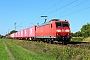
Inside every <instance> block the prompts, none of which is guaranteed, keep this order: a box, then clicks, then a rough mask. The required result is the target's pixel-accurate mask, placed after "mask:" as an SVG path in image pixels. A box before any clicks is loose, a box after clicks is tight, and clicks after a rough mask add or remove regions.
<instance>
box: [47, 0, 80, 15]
mask: <svg viewBox="0 0 90 60" xmlns="http://www.w3.org/2000/svg"><path fill="white" fill-rule="evenodd" d="M76 1H78V0H74V1H72V2H70V3H68V4H66V5H64V6H62V7H60V8H58V9H56V10H54V11H52V12H50V13H48V14H47V15H49V14H52V13H54V12H56V11H57V10H60V9H62V8H64V7H66V6H68V5H70V4H73V3H75V2H76Z"/></svg>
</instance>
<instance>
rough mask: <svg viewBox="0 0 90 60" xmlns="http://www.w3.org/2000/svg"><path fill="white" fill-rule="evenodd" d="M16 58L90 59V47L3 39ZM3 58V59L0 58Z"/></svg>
mask: <svg viewBox="0 0 90 60" xmlns="http://www.w3.org/2000/svg"><path fill="white" fill-rule="evenodd" d="M3 41H4V42H5V44H6V45H7V47H8V48H9V50H10V52H11V53H12V54H13V56H14V58H15V60H90V47H89V46H88V47H87V46H83V47H82V46H72V45H55V44H47V43H43V42H32V41H23V40H11V39H3ZM0 60H1V59H0Z"/></svg>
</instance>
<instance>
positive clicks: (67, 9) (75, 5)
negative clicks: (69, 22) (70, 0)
mask: <svg viewBox="0 0 90 60" xmlns="http://www.w3.org/2000/svg"><path fill="white" fill-rule="evenodd" d="M87 1H88V0H85V1H83V2H81V3H79V4H77V5H75V6H73V7H71V8H69V9H67V10H65V11H63V12H64V13H65V12H66V11H68V10H71V9H73V8H75V7H77V6H79V5H81V4H83V3H85V2H87ZM59 14H62V13H59Z"/></svg>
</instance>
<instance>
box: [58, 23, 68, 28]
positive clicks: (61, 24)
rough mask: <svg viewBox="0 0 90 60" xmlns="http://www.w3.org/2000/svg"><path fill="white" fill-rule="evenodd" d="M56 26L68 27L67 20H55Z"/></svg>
mask: <svg viewBox="0 0 90 60" xmlns="http://www.w3.org/2000/svg"><path fill="white" fill-rule="evenodd" d="M56 27H57V28H59V27H69V25H68V22H56Z"/></svg>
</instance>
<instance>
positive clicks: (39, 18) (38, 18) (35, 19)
mask: <svg viewBox="0 0 90 60" xmlns="http://www.w3.org/2000/svg"><path fill="white" fill-rule="evenodd" d="M61 1H62V0H60V1H58V2H57V3H55V4H54V5H52V6H51V7H50V8H48V9H47V10H45V11H44V12H42V13H41V14H43V13H45V12H47V11H48V10H50V9H51V8H53V7H55V6H56V5H57V4H59V3H60V2H61ZM38 19H40V17H38V18H37V19H35V20H38ZM35 20H33V21H35Z"/></svg>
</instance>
